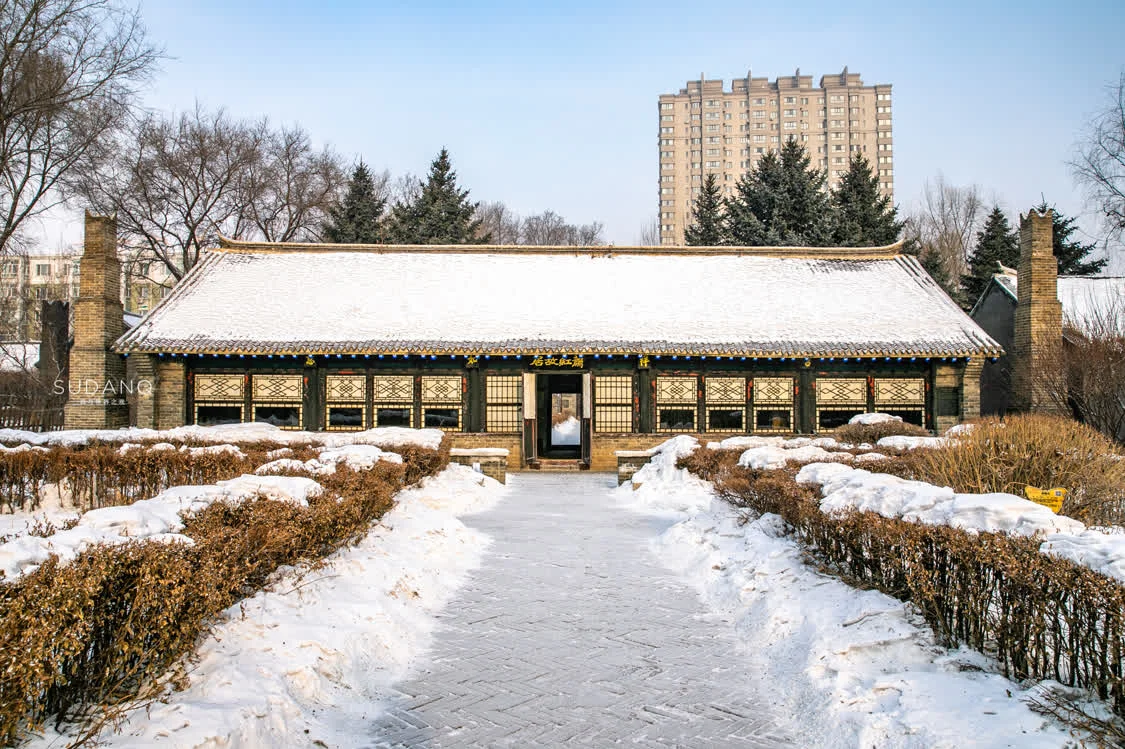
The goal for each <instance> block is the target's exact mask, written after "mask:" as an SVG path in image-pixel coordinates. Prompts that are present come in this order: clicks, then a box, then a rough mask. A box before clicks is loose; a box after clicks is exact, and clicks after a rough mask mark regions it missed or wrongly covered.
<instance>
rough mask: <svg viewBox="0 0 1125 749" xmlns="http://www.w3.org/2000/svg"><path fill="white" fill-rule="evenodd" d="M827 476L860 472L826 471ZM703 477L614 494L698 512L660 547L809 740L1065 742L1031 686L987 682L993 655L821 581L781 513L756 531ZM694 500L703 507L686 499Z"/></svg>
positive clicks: (876, 596) (831, 744) (1030, 746)
mask: <svg viewBox="0 0 1125 749" xmlns="http://www.w3.org/2000/svg"><path fill="white" fill-rule="evenodd" d="M819 470H820V471H822V472H823V473H824V474H825V475H830V474H832V473H833V472H851V471H852V470H853V469H851V468H850V467H848V466H844V465H841V464H824V465H823V466H822V467H821V468H820V469H819ZM693 479H694V477H690V476H685V475H684V474H682V473H677V472H664V471H655V472H654V473H653V474H652V475H650V476H649V477H648V480H647V481H646V482H645V483H644V485H643V487H642V489H641V492H645V491H647V492H648V496H647V498H646V499H645V501H644V502H639V503H638V502H636V501H635V499H634V498H633V497H631V496H630V492H629V488H628V485H625V486H622V487H620V488H618V489H617V490H616V492H617V495H616V496H618V497H620V498H622V499H623V500H624V501H626V502H628V503H630V504H632V505H633V506H634V507H639V508H640V509H642V510H646V511H649V510H657V511H660V510H663V511H673V512H681V511H682V510H683V508H684V507H685V506H691V507H694V508H695V509H694V510H693V511H690V512H688V513H687V514H686V516H683V519H682V520H681V521H680V522H678V523H677V524H675V525H673V526H672V527H671V528H669V529H668V530H667V531H665V532H664V533H663V534H662V535H661V536H659V537H658V538H657V539H655V541H654V548H655V550H656V552H657V553H658V554H659V556H660V557H661V559H662V560H663V561H664V562H665V563H666V564H667V565H668V566H670V567H672V568H674V569H676V570H678V571H679V572H680V573H681V574H683V575H684V577H685V578H686V579H687V580H689V581H690V582H691V583H692V584H694V585H695V586H696V587H697V588H698V589H699V591H700V593H701V596H702V597H703V598H704V600H706V601H707V602H708V604H709V605H710V606H711V607H712V608H713V609H715V610H717V611H719V612H721V613H722V614H723V615H725V616H727V617H729V618H730V619H731V620H732V621H733V624H734V627H735V630H736V631H737V632H738V634H739V636H740V637H741V638H742V640H743V642H744V643H745V645H746V653H747V654H748V655H747V657H749V658H751V659H752V660H753V661H754V665H755V666H756V667H757V669H758V671H759V673H760V674H761V683H762V685H763V690H768V697H769V699H771V700H772V701H773V702H774V703H775V704H776V705H778V707H779V709H783V710H784V709H787V710H789V711H791V712H792V714H793V715H794V716H795V720H794V723H797V724H800V725H801V726H803V728H804V729H805V731H806V735H805V736H803V737H801V738H802V739H803V740H802V741H800V742H799V745H803V746H817V747H823V748H825V749H845V748H847V749H851V748H853V747H859V746H862V747H870V746H877V747H880V749H898V748H902V749H906V748H907V747H909V748H910V749H923V748H925V749H929V748H930V747H948V748H950V749H952V748H953V747H961V746H965V744H966V741H970V742H971V743H972V744H973V746H976V747H996V748H997V749H999V748H1000V747H1010V746H1016V745H1018V746H1021V747H1025V748H1026V749H1046V748H1047V747H1051V748H1057V747H1063V746H1066V745H1067V741H1068V737H1067V736H1066V733H1065V732H1064V731H1063V730H1061V729H1059V728H1056V727H1054V726H1051V725H1048V724H1047V723H1046V721H1044V719H1043V718H1042V717H1041V716H1039V715H1037V714H1035V713H1033V712H1032V711H1031V710H1030V709H1028V707H1027V706H1026V704H1025V703H1024V699H1025V698H1026V697H1027V696H1028V694H1029V693H1030V692H1029V690H1024V689H1022V688H1021V687H1020V686H1019V685H1017V684H1015V683H1014V682H1011V681H1009V680H1007V679H1005V678H1003V677H1002V676H1000V675H998V674H995V673H988V670H989V669H991V668H993V664H991V663H990V662H989V661H988V660H987V659H985V658H984V657H983V656H981V655H979V654H977V653H974V652H972V651H966V650H954V651H950V650H944V649H941V648H939V647H937V646H936V645H935V643H934V642H933V638H932V634H931V633H930V630H929V629H928V628H927V627H926V626H925V623H924V622H923V621H921V619H920V618H918V617H916V616H915V615H913V614H912V613H911V612H910V610H909V609H908V607H907V606H906V605H905V604H903V603H902V602H900V601H898V600H896V599H894V598H891V597H889V596H886V595H884V594H882V593H878V592H875V591H860V590H856V589H854V588H851V587H850V586H848V585H846V584H844V583H843V582H841V581H839V580H836V579H834V578H831V577H828V576H825V575H822V574H820V573H819V572H817V571H816V570H814V569H813V568H811V567H809V566H808V565H806V564H805V563H804V562H803V555H802V551H801V550H800V549H799V548H798V547H797V546H796V545H795V544H794V542H793V541H792V539H791V538H790V537H789V536H787V535H786V534H785V532H784V527H783V524H782V522H781V519H780V518H778V517H777V516H774V515H765V516H762V517H760V518H758V519H756V520H753V521H751V522H748V523H747V522H745V519H744V517H743V513H742V512H741V511H739V510H738V509H737V508H733V507H731V506H730V505H729V504H727V503H726V502H723V501H721V500H719V499H717V498H715V497H714V495H713V492H712V491H711V487H710V485H709V484H707V483H705V482H701V481H699V480H698V479H694V480H693ZM636 493H640V492H636ZM691 493H695V494H696V495H697V496H696V498H695V499H694V501H688V500H687V498H686V497H687V495H689V494H691ZM661 498H664V499H665V501H664V502H663V503H662V502H661Z"/></svg>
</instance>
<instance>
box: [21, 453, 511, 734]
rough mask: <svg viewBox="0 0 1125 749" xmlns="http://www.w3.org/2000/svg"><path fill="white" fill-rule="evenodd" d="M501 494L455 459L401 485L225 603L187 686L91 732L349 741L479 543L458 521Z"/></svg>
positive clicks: (414, 651)
mask: <svg viewBox="0 0 1125 749" xmlns="http://www.w3.org/2000/svg"><path fill="white" fill-rule="evenodd" d="M503 494H504V489H503V487H502V486H501V485H500V484H498V483H497V482H496V481H494V480H493V479H490V478H488V477H485V476H482V475H481V474H479V473H475V472H474V471H472V470H471V469H469V468H466V467H464V466H459V465H451V466H449V467H448V468H447V469H446V470H445V471H443V472H442V473H441V474H439V475H437V476H435V477H431V478H428V479H426V480H425V481H423V482H422V483H421V484H420V485H419V486H418V487H417V488H413V489H408V490H406V491H403V492H400V493H399V494H398V495H397V496H396V505H395V507H394V508H393V509H392V510H391V511H390V512H388V513H387V514H386V515H385V516H384V517H383V519H382V521H380V523H379V524H377V525H376V526H375V527H374V529H373V530H372V532H371V533H370V534H368V536H367V537H366V538H364V540H363V541H361V542H360V543H359V544H358V545H356V546H354V547H350V548H346V549H342V550H340V551H339V552H337V553H336V554H333V555H332V556H330V557H328V559H327V560H326V563H325V564H323V565H322V566H318V567H316V568H312V569H306V570H301V571H291V572H290V573H288V574H286V575H284V576H283V577H282V579H281V580H279V581H278V582H277V583H276V584H275V585H274V586H273V587H272V588H271V589H269V590H267V591H263V592H261V593H259V594H257V595H255V596H254V597H252V598H250V599H247V600H245V601H243V602H242V603H240V604H236V605H234V606H232V607H231V608H230V609H228V610H227V611H226V612H225V614H224V618H225V620H224V621H222V622H221V623H220V624H218V625H217V626H216V627H215V629H214V630H213V631H212V633H211V635H210V636H209V637H208V638H207V639H206V640H205V641H204V642H203V643H202V645H201V646H200V648H199V652H198V663H197V664H196V665H195V667H194V668H193V669H191V670H190V673H189V684H188V686H187V688H186V689H184V690H183V691H181V692H175V693H172V694H170V695H169V696H168V698H167V701H166V702H157V703H153V704H152V705H150V706H148V707H147V708H146V709H145V710H144V711H137V712H135V713H133V714H131V715H130V716H128V717H127V719H126V721H125V723H124V724H123V726H122V728H121V734H120V735H113V734H110V733H108V732H107V733H105V734H103V735H102V736H100V737H99V740H100V741H101V742H103V743H104V745H106V746H110V747H131V748H132V747H136V748H138V749H139V748H140V747H145V748H148V747H211V748H217V747H225V748H226V749H256V748H257V747H266V746H274V747H283V746H284V747H296V746H314V745H316V746H326V745H327V746H355V745H357V742H358V743H362V742H360V739H359V737H363V736H369V735H370V731H371V726H372V725H373V724H374V722H375V720H376V718H377V717H378V716H379V714H380V713H381V712H382V707H381V706H380V700H382V699H383V698H384V697H385V696H387V695H388V694H389V690H390V688H391V685H392V684H393V683H394V682H396V681H398V680H400V679H402V678H404V676H405V675H406V672H407V671H408V669H409V667H410V666H411V664H412V663H413V661H414V659H415V658H417V656H418V655H419V654H420V653H421V652H422V651H423V650H424V649H425V648H427V647H428V646H429V642H430V640H431V636H432V635H431V633H432V632H433V629H434V626H435V623H436V620H435V616H434V615H435V614H436V613H437V612H438V611H440V610H441V608H442V607H443V606H444V605H445V604H446V602H447V601H448V600H449V599H450V598H451V597H452V596H453V594H454V593H455V592H456V591H457V589H458V588H459V587H460V586H461V585H462V583H463V582H464V579H465V577H466V575H467V573H468V572H469V571H470V570H472V569H474V568H475V567H477V566H479V563H480V559H481V556H482V554H483V552H484V550H485V548H486V547H487V545H488V543H489V540H488V538H487V536H485V535H484V534H482V533H480V532H478V531H475V530H473V529H471V528H468V527H467V526H465V525H464V524H463V523H462V522H461V521H460V520H458V519H457V517H458V516H459V515H463V514H466V513H469V512H474V511H479V510H482V509H486V508H488V507H490V506H492V505H494V504H495V503H496V502H498V501H499V500H500V499H501V498H502V497H503ZM55 738H56V737H54V736H52V735H47V736H44V737H43V738H42V739H39V740H36V741H34V742H32V743H31V744H30V746H32V747H36V749H45V747H47V746H48V745H51V741H52V739H55Z"/></svg>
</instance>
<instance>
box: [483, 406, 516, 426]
mask: <svg viewBox="0 0 1125 749" xmlns="http://www.w3.org/2000/svg"><path fill="white" fill-rule="evenodd" d="M522 429H523V406H522V405H515V406H512V405H508V406H495V405H492V404H491V403H490V404H488V405H486V406H485V409H484V431H486V432H519V431H521V430H522Z"/></svg>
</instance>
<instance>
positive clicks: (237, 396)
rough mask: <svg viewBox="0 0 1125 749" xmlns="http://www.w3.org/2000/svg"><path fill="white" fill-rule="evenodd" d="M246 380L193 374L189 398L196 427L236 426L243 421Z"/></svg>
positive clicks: (239, 377)
mask: <svg viewBox="0 0 1125 749" xmlns="http://www.w3.org/2000/svg"><path fill="white" fill-rule="evenodd" d="M245 394H246V378H245V376H243V375H240V374H197V375H195V382H194V386H193V391H192V396H193V398H192V399H193V401H194V408H195V423H196V424H198V425H199V426H218V425H219V424H239V423H241V422H242V421H243V413H242V409H243V399H244V397H245Z"/></svg>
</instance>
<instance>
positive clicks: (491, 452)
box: [449, 447, 508, 484]
mask: <svg viewBox="0 0 1125 749" xmlns="http://www.w3.org/2000/svg"><path fill="white" fill-rule="evenodd" d="M449 462H450V463H458V464H460V465H463V466H468V467H469V468H472V469H473V470H474V471H478V472H480V473H483V474H484V475H485V476H489V477H491V478H494V479H496V480H497V481H499V482H500V483H501V484H506V483H508V481H507V478H508V449H507V448H504V447H454V448H453V449H451V450H450V451H449Z"/></svg>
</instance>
